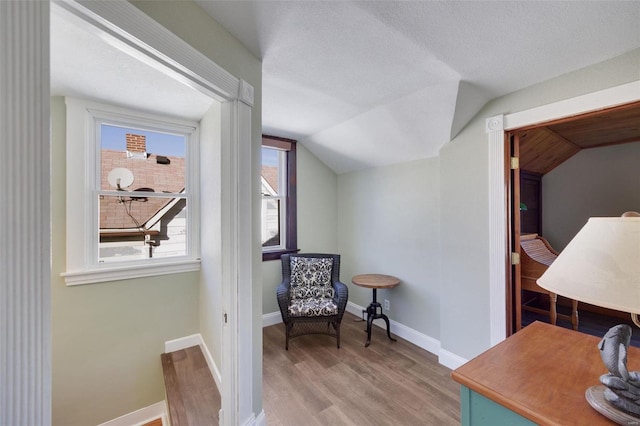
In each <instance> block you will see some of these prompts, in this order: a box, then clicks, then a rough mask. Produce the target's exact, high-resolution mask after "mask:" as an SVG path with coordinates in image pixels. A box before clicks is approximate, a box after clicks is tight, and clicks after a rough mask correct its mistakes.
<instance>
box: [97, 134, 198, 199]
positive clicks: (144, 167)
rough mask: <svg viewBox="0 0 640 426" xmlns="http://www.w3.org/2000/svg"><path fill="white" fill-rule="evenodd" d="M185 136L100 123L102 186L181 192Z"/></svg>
mask: <svg viewBox="0 0 640 426" xmlns="http://www.w3.org/2000/svg"><path fill="white" fill-rule="evenodd" d="M185 154H186V139H185V137H184V136H183V135H173V134H168V133H160V132H152V131H147V130H140V129H133V128H127V127H118V126H112V125H107V124H101V125H100V189H102V190H120V189H122V190H125V191H139V190H143V191H151V192H171V193H179V192H182V191H183V190H184V189H185Z"/></svg>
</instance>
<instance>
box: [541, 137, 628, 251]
mask: <svg viewBox="0 0 640 426" xmlns="http://www.w3.org/2000/svg"><path fill="white" fill-rule="evenodd" d="M639 164H640V143H638V142H636V143H629V144H624V145H613V146H608V147H603V148H592V149H583V150H582V151H580V152H578V153H577V154H576V155H574V156H573V157H571V158H570V159H569V160H567V161H565V162H564V163H562V164H561V165H560V166H558V167H556V168H555V169H553V170H552V171H551V172H549V173H547V174H546V175H544V176H543V177H542V209H543V210H542V226H543V235H544V236H545V237H546V238H547V240H548V241H549V243H551V245H552V246H553V248H555V249H556V250H558V251H560V250H562V249H564V247H566V245H567V244H568V243H569V241H571V239H572V238H573V237H574V235H575V234H577V233H578V231H579V230H580V229H581V228H582V227H583V226H584V224H585V223H587V220H588V219H589V217H592V216H620V215H621V214H622V213H624V212H625V211H629V210H634V211H640V173H638V170H639V169H638V165H639Z"/></svg>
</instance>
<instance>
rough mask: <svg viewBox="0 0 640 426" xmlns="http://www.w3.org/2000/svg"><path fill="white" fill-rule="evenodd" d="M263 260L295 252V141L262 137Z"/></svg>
mask: <svg viewBox="0 0 640 426" xmlns="http://www.w3.org/2000/svg"><path fill="white" fill-rule="evenodd" d="M261 194H262V210H261V236H262V239H261V241H262V259H263V260H273V259H278V258H280V255H281V254H283V253H292V252H296V251H298V250H297V247H296V245H297V218H296V142H295V141H293V140H291V139H285V138H279V137H275V136H263V137H262V173H261Z"/></svg>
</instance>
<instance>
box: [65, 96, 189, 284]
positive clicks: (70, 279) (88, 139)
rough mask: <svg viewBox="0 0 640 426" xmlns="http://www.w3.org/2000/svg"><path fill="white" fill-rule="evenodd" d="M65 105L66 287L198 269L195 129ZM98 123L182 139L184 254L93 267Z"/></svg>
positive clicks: (97, 106) (72, 102)
mask: <svg viewBox="0 0 640 426" xmlns="http://www.w3.org/2000/svg"><path fill="white" fill-rule="evenodd" d="M65 100H66V105H67V203H66V205H67V212H66V213H67V270H66V272H64V273H63V274H62V276H63V277H64V279H65V282H66V284H67V285H79V284H90V283H98V282H106V281H114V280H121V279H128V278H139V277H149V276H157V275H164V274H172V273H179V272H187V271H198V270H199V269H200V238H199V236H200V229H199V225H200V220H199V212H200V207H199V193H200V192H199V181H200V171H199V141H198V136H199V131H198V123H196V122H192V121H187V120H183V119H178V118H173V117H162V116H159V115H155V114H149V113H143V112H139V111H135V110H131V109H126V108H122V107H116V106H111V105H105V104H101V103H98V102H93V101H88V100H82V99H75V98H69V97H67V98H66V99H65ZM102 123H108V124H117V125H122V126H124V127H133V128H136V127H141V128H143V129H148V130H153V131H160V132H172V133H178V134H182V135H184V136H185V142H186V159H185V167H186V172H185V188H186V189H185V192H184V198H186V200H187V254H186V256H176V257H166V258H163V257H157V258H148V259H140V260H132V261H123V262H105V263H99V261H98V246H99V241H100V236H99V211H98V209H99V203H98V195H99V194H100V193H102V192H103V191H101V188H100V147H99V143H100V138H99V130H100V125H101V124H102Z"/></svg>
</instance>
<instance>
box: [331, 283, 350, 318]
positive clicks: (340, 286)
mask: <svg viewBox="0 0 640 426" xmlns="http://www.w3.org/2000/svg"><path fill="white" fill-rule="evenodd" d="M333 290H334V291H335V296H334V297H333V298H334V300H335V302H336V304H337V305H338V315H339V316H340V317H341V318H342V314H344V310H345V308H346V307H347V301H348V300H349V287H347V286H346V285H345V284H344V283H342V282H340V281H334V282H333Z"/></svg>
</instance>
